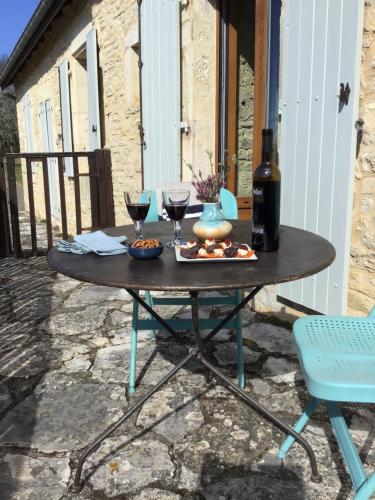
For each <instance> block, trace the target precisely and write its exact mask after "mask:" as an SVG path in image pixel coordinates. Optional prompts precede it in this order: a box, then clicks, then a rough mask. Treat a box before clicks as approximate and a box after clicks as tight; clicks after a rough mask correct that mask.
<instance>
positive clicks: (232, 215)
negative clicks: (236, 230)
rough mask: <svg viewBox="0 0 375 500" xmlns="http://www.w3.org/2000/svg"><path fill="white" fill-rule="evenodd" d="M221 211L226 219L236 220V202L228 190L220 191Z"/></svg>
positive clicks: (222, 189)
mask: <svg viewBox="0 0 375 500" xmlns="http://www.w3.org/2000/svg"><path fill="white" fill-rule="evenodd" d="M220 202H221V209H222V211H223V214H224V215H225V218H226V219H238V207H237V200H236V197H235V196H234V194H233V193H231V192H230V191H228V189H225V188H221V190H220Z"/></svg>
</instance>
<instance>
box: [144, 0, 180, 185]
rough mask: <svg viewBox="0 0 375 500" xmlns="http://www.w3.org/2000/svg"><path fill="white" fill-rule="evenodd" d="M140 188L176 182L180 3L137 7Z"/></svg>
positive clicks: (154, 0)
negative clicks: (141, 139)
mask: <svg viewBox="0 0 375 500" xmlns="http://www.w3.org/2000/svg"><path fill="white" fill-rule="evenodd" d="M141 37H142V62H143V67H142V107H143V112H142V120H143V129H144V134H145V135H144V141H145V144H144V149H143V155H144V170H143V178H144V186H145V188H146V189H155V188H156V187H158V186H160V185H162V184H163V183H166V182H175V181H180V180H181V111H180V106H181V104H180V85H181V83H180V5H179V0H145V1H143V2H142V4H141Z"/></svg>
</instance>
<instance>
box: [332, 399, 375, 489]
mask: <svg viewBox="0 0 375 500" xmlns="http://www.w3.org/2000/svg"><path fill="white" fill-rule="evenodd" d="M325 404H326V409H327V413H328V416H329V419H330V421H331V425H332V428H333V430H334V432H335V436H336V439H337V442H338V444H339V446H340V450H341V454H342V456H343V458H344V462H345V464H346V466H347V468H348V470H349V473H350V477H351V478H352V482H353V485H354V489H355V491H358V490H359V489H360V488H361V486H362V485H363V483H365V481H366V479H367V476H366V473H365V470H364V468H363V464H362V461H361V459H360V458H359V454H358V450H357V448H356V446H355V444H354V442H353V439H352V436H351V435H350V432H349V429H348V427H347V425H346V422H345V419H344V417H343V416H342V413H341V410H340V408H339V407H338V405H337V403H335V402H334V401H326V402H325ZM371 485H375V480H372V481H371ZM362 498H368V497H365V496H363V497H362Z"/></svg>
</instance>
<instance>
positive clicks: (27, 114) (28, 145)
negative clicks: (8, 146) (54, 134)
mask: <svg viewBox="0 0 375 500" xmlns="http://www.w3.org/2000/svg"><path fill="white" fill-rule="evenodd" d="M22 104H23V119H24V124H25V149H26V153H33V152H34V151H35V150H34V134H33V126H32V118H31V102H30V95H29V94H26V95H25V96H24V97H23V99H22ZM37 167H38V164H37V163H35V162H33V163H32V164H31V168H32V171H33V172H35V171H36V170H37Z"/></svg>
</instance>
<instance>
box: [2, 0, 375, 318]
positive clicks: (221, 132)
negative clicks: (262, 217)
mask: <svg viewBox="0 0 375 500" xmlns="http://www.w3.org/2000/svg"><path fill="white" fill-rule="evenodd" d="M338 5H339V9H338V7H337V6H338ZM374 20H375V3H374V2H373V1H372V0H371V1H364V0H360V1H357V0H346V1H345V2H343V1H341V2H333V1H332V0H327V2H320V1H318V0H314V1H312V2H302V1H301V0H282V1H281V0H269V1H268V2H267V1H263V0H251V1H246V0H236V1H229V0H160V1H158V0H142V1H139V2H137V0H115V1H113V0H90V1H83V0H69V1H68V0H65V1H63V0H59V1H58V2H53V1H52V0H46V1H45V2H43V3H42V4H40V5H39V6H38V8H37V10H36V12H35V14H34V15H33V18H32V20H31V21H30V23H29V25H28V27H27V29H26V30H25V32H24V34H23V35H22V37H21V39H20V40H19V42H18V43H17V46H16V47H15V50H14V52H13V54H12V56H11V58H10V60H9V62H8V65H7V67H6V68H5V70H4V71H3V73H2V75H1V78H0V81H1V84H2V85H7V84H9V83H12V82H13V83H14V85H15V88H16V93H17V111H18V127H19V134H20V146H21V151H39V152H41V151H46V150H47V151H63V150H65V151H71V150H74V151H88V150H93V149H96V148H108V149H109V150H110V152H111V159H112V178H113V196H114V205H115V212H116V223H117V224H121V223H123V222H125V221H126V213H125V209H124V203H123V192H124V191H125V190H134V189H136V188H140V187H142V185H144V186H145V187H147V188H155V187H156V186H158V185H160V184H162V183H163V182H166V181H168V180H178V179H182V180H190V178H191V172H190V170H189V169H188V168H187V164H191V165H193V167H194V168H195V169H196V170H198V169H200V170H202V171H203V172H208V171H209V170H210V168H211V166H210V157H211V158H212V160H211V161H213V163H214V164H215V165H217V164H218V163H221V164H223V163H224V164H226V166H227V168H228V179H227V181H228V187H229V189H231V190H232V191H233V192H234V193H235V195H236V196H237V199H238V205H239V208H240V214H241V216H242V217H245V218H246V217H250V208H251V182H252V171H253V168H254V167H255V166H256V165H257V163H258V162H259V160H260V151H261V148H260V132H261V129H262V128H263V127H264V126H269V127H272V128H274V129H277V128H279V134H278V152H279V162H280V166H281V171H282V175H283V203H282V205H283V206H282V220H283V222H284V223H288V224H291V225H296V226H300V227H304V228H306V229H309V230H313V231H315V232H318V233H319V234H321V235H322V236H324V237H326V238H328V239H330V240H331V241H332V242H333V243H334V245H335V247H336V250H337V259H336V263H335V264H334V266H333V267H332V268H331V269H330V271H329V272H326V273H325V274H324V273H322V277H317V279H316V281H315V277H313V278H311V279H310V281H306V280H304V283H303V284H301V285H300V284H297V285H296V286H294V285H291V286H290V287H289V288H288V289H280V290H278V291H277V293H278V294H279V295H280V296H281V297H284V298H285V299H286V301H287V302H288V301H291V302H294V303H298V304H302V305H303V306H304V307H307V308H309V309H313V310H318V311H321V312H338V313H339V312H343V311H344V310H345V309H347V308H348V309H349V311H351V312H353V313H360V314H364V313H366V312H367V311H368V309H369V307H370V306H371V305H372V304H373V303H374V302H375V301H374V298H375V286H374V285H375V243H374V226H375V208H374V193H375V180H374V174H375V169H374V167H373V165H374V154H375V153H374V151H373V143H374V137H373V136H374V134H373V132H372V128H371V127H372V121H373V119H372V115H373V112H374V110H373V108H374V85H373V76H372V73H373V66H374V64H373V58H374V54H373V51H374V50H375V49H374V48H373V43H372V42H373V38H374V36H375V21H374ZM349 21H350V22H349ZM361 48H362V52H361ZM341 51H342V52H341ZM344 51H345V55H344ZM361 54H362V58H361ZM359 73H360V74H361V79H359ZM140 77H141V78H140ZM347 82H348V84H349V87H350V89H351V92H350V94H349V98H348V102H347V104H345V102H344V101H345V99H344V97H343V99H344V100H341V97H340V84H341V83H344V87H345V84H346V83H347ZM358 106H359V110H358ZM359 117H361V118H363V119H364V122H365V125H364V130H363V139H362V144H361V145H360V146H359V147H356V138H357V130H356V128H355V122H356V121H357V119H358V118H359ZM356 149H358V151H356ZM356 152H357V161H356V162H355V157H356ZM331 167H332V168H331ZM55 168H56V166H54V163H53V160H51V161H50V166H49V169H50V172H51V174H53V171H54V169H55ZM81 168H82V169H85V168H87V165H84V164H82V165H81ZM65 174H66V175H65V179H64V182H65V186H66V190H67V200H68V207H69V213H68V218H69V220H68V222H69V232H71V233H74V210H73V209H72V207H73V206H74V203H73V200H74V187H73V180H72V165H71V163H70V162H69V161H67V162H66V163H65ZM33 182H34V187H35V193H36V194H35V199H36V203H37V207H38V211H39V215H40V216H41V217H42V216H43V210H44V208H43V207H44V204H43V201H42V200H43V198H42V196H43V182H42V172H41V167H40V166H38V164H35V165H34V166H33ZM57 184H58V183H57V180H56V179H55V180H54V185H52V186H51V187H52V194H51V196H52V197H53V196H55V198H54V200H52V201H53V203H52V205H53V206H52V208H53V211H54V212H53V215H54V218H55V223H56V224H57V225H58V224H59V206H58V205H59V199H58V194H55V195H54V194H53V190H55V191H56V193H57V192H58V185H57ZM81 195H82V211H83V215H84V216H85V217H86V221H85V222H84V225H86V226H87V227H89V225H90V220H89V219H90V217H89V213H90V210H89V206H90V193H89V185H88V181H87V179H84V178H82V179H81ZM26 203H27V200H26ZM54 205H55V206H54Z"/></svg>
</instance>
